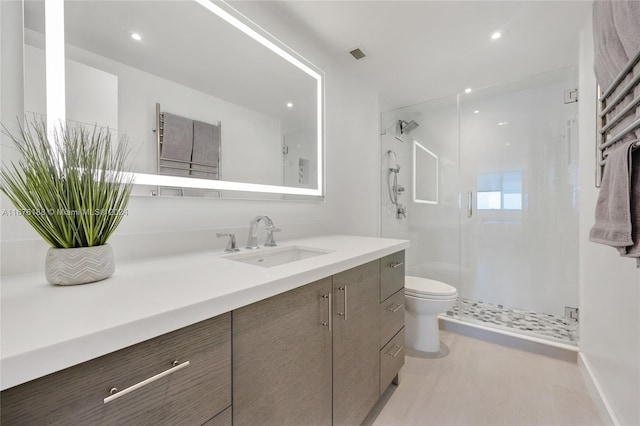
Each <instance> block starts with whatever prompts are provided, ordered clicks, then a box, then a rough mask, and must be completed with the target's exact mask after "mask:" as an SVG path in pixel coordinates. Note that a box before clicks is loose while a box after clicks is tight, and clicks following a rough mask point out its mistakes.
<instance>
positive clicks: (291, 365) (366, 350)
mask: <svg viewBox="0 0 640 426" xmlns="http://www.w3.org/2000/svg"><path fill="white" fill-rule="evenodd" d="M398 258H401V259H402V261H403V259H404V252H400V253H399V254H398V253H395V254H393V255H391V257H384V258H382V259H379V260H376V261H373V262H369V263H366V264H364V265H361V266H358V267H355V268H353V269H349V270H347V271H345V272H341V273H339V274H336V275H334V276H333V277H329V278H325V279H323V280H320V281H317V282H314V283H311V284H308V285H306V286H303V287H300V288H298V289H295V290H291V291H288V292H286V293H283V294H280V295H277V296H274V297H271V298H269V299H266V300H263V301H260V302H257V303H254V304H252V305H249V306H246V307H243V308H240V309H237V310H235V311H233V406H232V407H233V423H234V425H235V426H240V425H256V424H260V425H300V424H304V425H330V424H334V425H359V424H361V423H362V421H363V420H364V419H365V418H366V416H367V414H368V413H369V411H370V410H371V409H372V408H373V406H374V405H375V403H376V402H377V401H378V398H379V395H380V389H381V388H382V385H383V384H382V382H381V381H380V380H381V371H382V374H384V375H385V382H386V383H385V384H384V388H386V387H387V386H388V385H389V383H391V380H393V378H394V377H395V376H396V375H397V373H398V370H399V369H400V367H401V366H402V363H399V361H402V360H404V352H403V351H396V353H395V356H393V357H391V356H390V358H393V359H394V361H395V362H394V363H390V362H389V361H387V360H386V359H385V358H384V355H383V353H386V352H384V350H382V351H381V347H382V346H384V345H381V339H382V338H381V327H380V325H381V321H382V320H381V317H380V315H381V314H380V312H381V302H382V300H381V294H382V293H381V291H383V290H382V289H384V291H385V292H386V291H390V290H389V289H392V290H394V291H393V292H392V294H396V293H398V291H400V290H399V288H401V287H402V288H403V287H404V267H398V265H396V263H397V262H398V260H397V259H398ZM394 262H396V263H394ZM389 265H392V266H389ZM393 265H396V266H395V267H394V266H393ZM399 266H402V265H399ZM385 268H388V269H391V270H392V271H386V270H385ZM381 276H385V277H386V278H384V279H386V280H388V281H389V282H387V283H384V282H383V283H381ZM387 299H388V297H387V298H385V301H386V300H387ZM402 303H404V301H402ZM397 311H398V310H396V313H395V317H394V318H393V321H394V325H393V326H392V328H391V329H392V331H393V334H392V335H391V336H389V338H387V339H386V340H385V342H384V344H388V343H393V345H396V344H398V343H400V344H403V341H402V339H403V336H404V335H403V334H402V333H401V329H402V327H403V326H404V317H403V316H402V317H400V316H399V314H397ZM402 314H404V311H402ZM398 318H401V320H400V322H398ZM385 330H389V328H388V327H385ZM392 337H393V339H391V338H392ZM390 339H391V340H392V342H390V341H389V340H390ZM393 348H395V346H393ZM381 363H384V369H382V370H381V368H382V364H381ZM391 373H393V375H392V377H391V379H389V380H388V381H386V377H387V376H388V375H389V374H391ZM332 413H333V414H332Z"/></svg>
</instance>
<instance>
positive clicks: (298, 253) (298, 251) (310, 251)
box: [223, 246, 330, 268]
mask: <svg viewBox="0 0 640 426" xmlns="http://www.w3.org/2000/svg"><path fill="white" fill-rule="evenodd" d="M327 253H330V251H329V250H320V249H315V248H309V247H299V246H290V247H273V248H260V249H257V250H256V251H252V252H250V253H238V254H231V255H229V256H223V259H229V260H234V261H236V262H243V263H248V264H250V265H255V266H262V267H263V268H271V267H273V266H278V265H284V264H286V263H291V262H297V261H299V260H304V259H310V258H312V257H316V256H321V255H323V254H327Z"/></svg>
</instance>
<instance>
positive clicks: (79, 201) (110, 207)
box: [0, 121, 133, 285]
mask: <svg viewBox="0 0 640 426" xmlns="http://www.w3.org/2000/svg"><path fill="white" fill-rule="evenodd" d="M3 131H4V133H5V134H7V135H8V136H9V138H11V140H12V141H13V144H14V145H15V147H16V149H17V150H18V152H19V154H20V155H21V159H19V160H18V161H17V162H11V163H10V164H9V165H7V164H3V165H2V169H1V170H0V189H1V190H2V192H4V193H5V194H6V195H7V197H8V198H9V199H10V200H11V201H12V202H13V204H14V206H15V208H16V210H15V211H16V213H17V215H21V216H23V217H24V218H25V219H26V220H27V222H29V224H30V225H31V226H32V227H33V228H34V229H35V230H36V232H38V234H40V236H41V237H42V238H43V239H44V240H45V242H46V243H47V244H49V245H50V246H51V247H50V248H49V250H48V251H47V256H46V260H45V275H46V278H47V281H48V282H49V283H51V284H57V285H73V284H84V283H90V282H95V281H100V280H103V279H105V278H107V277H109V276H110V275H111V274H113V272H114V271H115V262H114V258H113V250H112V248H111V246H110V245H109V244H107V241H108V239H109V237H110V236H111V235H112V234H113V232H114V231H115V229H116V227H117V226H118V225H119V224H120V222H121V221H122V219H123V218H124V217H125V215H126V213H127V210H126V209H127V204H128V201H129V196H130V194H131V189H132V186H133V181H132V179H133V178H132V174H131V173H129V171H130V164H129V162H128V152H129V151H128V148H127V143H126V140H125V139H124V138H123V139H121V140H120V142H119V143H117V144H115V143H112V140H111V132H110V131H109V130H108V129H104V128H100V127H98V126H95V127H94V128H93V129H88V128H87V127H85V126H82V125H79V124H78V125H72V124H69V125H61V126H59V127H58V128H56V129H55V130H54V131H53V132H48V131H47V128H46V124H45V123H44V122H42V121H31V122H28V123H25V124H24V125H20V126H19V130H18V131H17V133H16V134H15V135H14V134H12V133H10V132H9V131H8V130H7V128H6V127H4V126H3Z"/></svg>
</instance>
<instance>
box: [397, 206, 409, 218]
mask: <svg viewBox="0 0 640 426" xmlns="http://www.w3.org/2000/svg"><path fill="white" fill-rule="evenodd" d="M396 217H397V218H398V219H402V218H406V217H407V208H406V207H405V206H403V205H402V204H398V208H397V210H396Z"/></svg>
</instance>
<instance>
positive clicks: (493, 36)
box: [491, 31, 502, 40]
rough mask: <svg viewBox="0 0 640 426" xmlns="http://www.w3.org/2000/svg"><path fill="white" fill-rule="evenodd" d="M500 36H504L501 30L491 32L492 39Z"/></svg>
mask: <svg viewBox="0 0 640 426" xmlns="http://www.w3.org/2000/svg"><path fill="white" fill-rule="evenodd" d="M500 37H502V33H501V32H500V31H496V32H495V33H493V34H491V40H497V39H499V38H500Z"/></svg>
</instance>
